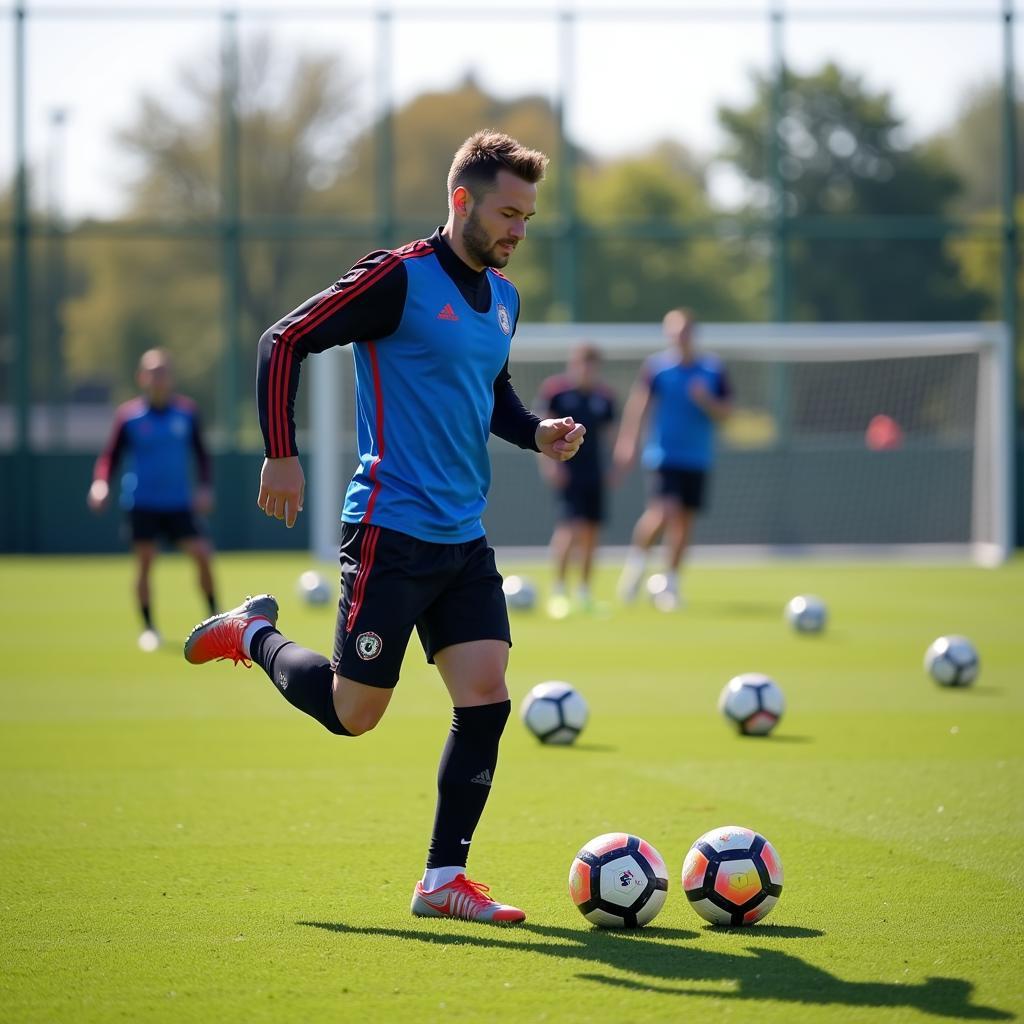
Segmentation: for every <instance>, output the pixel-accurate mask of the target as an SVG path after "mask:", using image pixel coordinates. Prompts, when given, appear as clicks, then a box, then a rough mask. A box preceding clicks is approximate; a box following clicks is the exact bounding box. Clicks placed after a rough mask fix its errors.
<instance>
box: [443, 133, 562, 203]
mask: <svg viewBox="0 0 1024 1024" xmlns="http://www.w3.org/2000/svg"><path fill="white" fill-rule="evenodd" d="M547 165H548V158H547V157H546V156H545V155H544V154H543V153H541V152H540V151H539V150H536V149H528V148H527V147H526V146H524V145H522V143H519V142H516V140H515V139H513V138H512V137H511V136H510V135H505V134H504V133H503V132H496V131H492V130H491V129H489V128H485V129H484V130H483V131H479V132H476V133H475V134H473V135H470V137H469V138H468V139H466V141H465V142H464V143H463V144H462V145H461V146H459V148H458V150H457V152H456V153H455V156H454V157H453V159H452V166H451V169H450V170H449V171H448V199H449V201H450V200H451V197H452V193H453V192H454V191H455V190H456V189H457V188H458V187H459V186H460V185H461V186H462V187H463V188H467V189H469V193H470V195H472V197H473V198H474V199H479V198H480V196H481V195H482V194H483V193H484V192H488V191H490V189H492V188H493V187H494V182H495V180H496V179H497V177H498V171H511V173H512V174H514V175H515V176H516V177H517V178H522V179H523V181H528V182H529V183H530V184H531V185H536V184H537V182H538V181H540V180H541V179H542V178H543V177H544V170H545V168H546V167H547Z"/></svg>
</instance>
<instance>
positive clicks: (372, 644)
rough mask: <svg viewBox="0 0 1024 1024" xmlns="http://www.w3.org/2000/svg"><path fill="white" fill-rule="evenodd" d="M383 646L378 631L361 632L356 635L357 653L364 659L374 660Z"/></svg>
mask: <svg viewBox="0 0 1024 1024" xmlns="http://www.w3.org/2000/svg"><path fill="white" fill-rule="evenodd" d="M383 646H384V644H383V642H382V641H381V638H380V637H379V636H377V634H376V633H360V634H359V636H357V637H356V654H358V655H359V657H360V658H362V659H363V661H373V659H374V658H376V657H377V655H378V654H380V649H381V648H382V647H383Z"/></svg>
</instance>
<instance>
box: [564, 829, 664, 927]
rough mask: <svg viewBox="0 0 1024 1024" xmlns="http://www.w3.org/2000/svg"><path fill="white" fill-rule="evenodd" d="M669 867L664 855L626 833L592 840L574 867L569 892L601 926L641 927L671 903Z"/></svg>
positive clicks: (610, 833) (594, 922) (576, 860)
mask: <svg viewBox="0 0 1024 1024" xmlns="http://www.w3.org/2000/svg"><path fill="white" fill-rule="evenodd" d="M667 892H668V870H667V869H666V867H665V862H664V861H663V860H662V859H661V854H660V853H658V851H657V850H656V849H655V848H654V847H653V846H651V844H650V843H645V842H644V841H643V840H642V839H638V838H637V837H636V836H631V835H629V834H627V833H626V832H608V833H606V834H605V835H603V836H597V837H596V838H595V839H591V840H590V842H589V843H587V844H586V846H584V847H583V849H582V850H580V852H579V853H577V854H576V858H575V860H573V862H572V867H570V868H569V895H570V897H572V901H573V903H575V904H576V906H577V907H579V911H580V913H581V914H582V915H583V916H584V917H585V918H586V919H587V920H588V921H590V922H591V924H596V925H598V926H599V927H601V928H641V927H643V926H644V925H645V924H648V923H649V922H651V921H653V920H654V918H655V917H656V916H657V914H658V911H659V910H661V908H662V906H664V903H665V895H666V894H667Z"/></svg>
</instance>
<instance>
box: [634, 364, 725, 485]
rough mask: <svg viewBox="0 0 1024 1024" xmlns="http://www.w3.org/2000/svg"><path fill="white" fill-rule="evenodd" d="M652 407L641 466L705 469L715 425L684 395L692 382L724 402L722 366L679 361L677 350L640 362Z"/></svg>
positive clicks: (711, 456)
mask: <svg viewBox="0 0 1024 1024" xmlns="http://www.w3.org/2000/svg"><path fill="white" fill-rule="evenodd" d="M642 379H643V380H645V381H646V383H647V386H648V388H649V389H650V392H651V398H652V399H653V402H654V405H653V409H652V411H651V418H650V425H649V428H648V434H647V444H646V446H645V447H644V453H643V464H644V465H645V466H646V467H647V468H648V469H709V468H710V467H711V464H712V462H713V461H714V457H715V449H714V439H715V423H714V420H712V419H711V417H710V416H708V414H707V413H706V412H705V411H704V410H703V409H702V408H701V407H700V406H699V405H697V403H696V402H695V401H694V400H693V399H692V398H691V397H690V388H691V387H692V386H693V385H694V383H695V382H696V381H698V380H700V381H703V383H704V386H705V387H706V388H707V390H708V391H709V392H710V393H711V394H712V395H714V396H715V397H717V398H728V397H729V394H730V389H729V381H728V378H727V377H726V373H725V367H724V366H723V365H722V362H721V360H719V359H718V358H716V357H715V356H710V355H702V356H700V357H698V358H697V359H696V360H695V361H694V362H693V363H689V364H686V363H683V362H682V361H681V360H680V358H679V354H678V353H677V352H673V351H668V352H660V353H658V354H657V355H654V356H651V357H650V358H649V359H648V360H647V361H646V362H645V363H644V369H643V376H642Z"/></svg>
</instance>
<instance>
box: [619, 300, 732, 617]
mask: <svg viewBox="0 0 1024 1024" xmlns="http://www.w3.org/2000/svg"><path fill="white" fill-rule="evenodd" d="M695 323H696V321H695V319H694V316H693V314H692V313H691V312H690V310H688V309H672V310H669V312H668V313H666V314H665V317H664V319H663V320H662V326H663V329H664V332H665V337H666V339H667V340H668V342H669V347H668V349H666V350H665V351H664V352H660V353H658V354H657V355H653V356H651V357H650V358H649V359H647V360H646V361H645V363H644V365H643V368H642V369H641V371H640V374H639V376H638V377H637V380H636V383H635V384H634V385H633V388H632V390H631V391H630V394H629V399H628V400H627V402H626V407H625V409H624V410H623V414H622V426H621V428H620V431H619V437H618V439H617V441H616V443H615V453H614V463H615V475H616V479H621V478H622V477H624V476H625V474H626V473H627V472H628V471H629V469H630V468H631V466H632V465H633V463H634V461H635V459H636V455H637V451H638V449H639V446H640V437H641V434H642V432H643V429H644V425H645V423H646V422H647V421H648V419H649V421H650V422H649V429H648V432H647V440H646V444H645V446H644V452H643V464H644V467H645V468H646V469H648V470H650V471H651V473H652V480H651V491H650V497H649V498H648V501H647V507H646V508H645V509H644V512H643V514H642V515H641V516H640V518H639V519H638V520H637V523H636V526H635V527H634V528H633V544H632V547H631V548H630V551H629V554H628V555H627V556H626V564H625V566H624V568H623V571H622V576H621V578H620V579H619V597H620V598H621V600H623V601H626V602H630V601H632V600H634V599H635V597H636V595H637V591H638V590H639V589H640V583H641V582H642V580H643V578H644V574H645V571H646V564H647V552H648V550H649V549H650V547H651V545H652V544H654V542H655V541H656V540H657V539H658V538H659V537H660V536H662V535H663V536H664V542H665V548H666V569H665V581H664V589H663V590H662V591H661V592H660V593H659V594H657V595H656V603H657V606H658V607H659V608H661V609H662V610H663V611H672V610H674V609H675V608H678V607H679V606H680V604H681V602H682V597H681V594H680V589H679V566H680V564H681V562H682V560H683V555H684V553H685V551H686V548H687V545H688V544H689V542H690V536H691V533H692V528H693V522H694V519H695V518H696V515H697V513H698V511H700V509H701V508H702V507H703V505H704V497H705V490H706V485H707V478H708V474H709V473H710V470H711V466H712V463H713V461H714V454H715V452H714V434H715V427H716V426H717V425H718V424H719V423H721V422H722V421H723V420H725V419H726V418H727V417H728V416H729V413H730V411H731V408H732V405H731V401H730V388H729V381H728V378H727V377H726V374H725V368H724V367H723V366H722V364H721V362H720V361H719V360H718V359H717V358H716V357H714V356H709V355H700V354H698V353H697V351H696V348H695V344H694V338H693V332H694V326H695Z"/></svg>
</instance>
